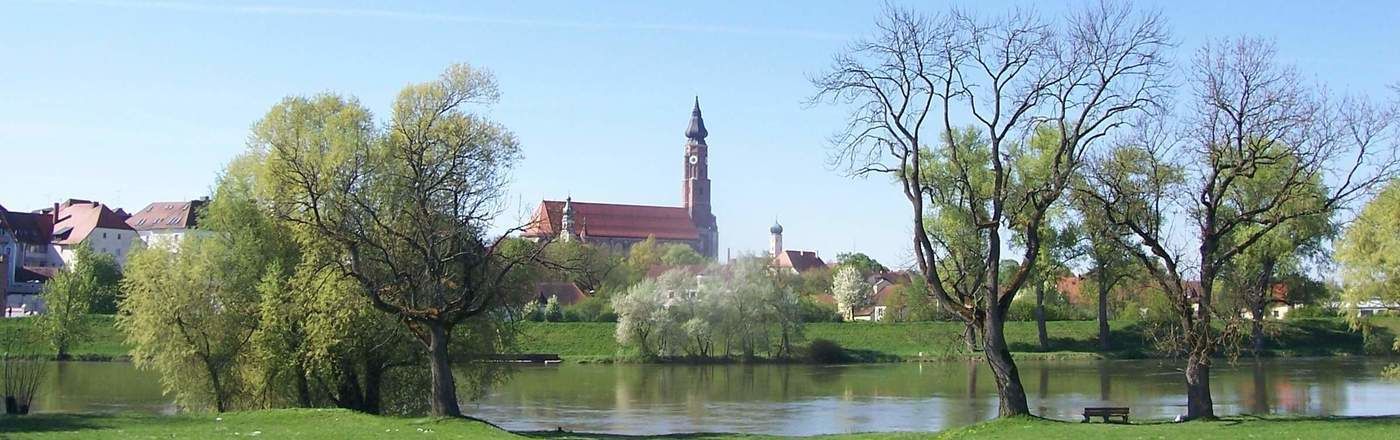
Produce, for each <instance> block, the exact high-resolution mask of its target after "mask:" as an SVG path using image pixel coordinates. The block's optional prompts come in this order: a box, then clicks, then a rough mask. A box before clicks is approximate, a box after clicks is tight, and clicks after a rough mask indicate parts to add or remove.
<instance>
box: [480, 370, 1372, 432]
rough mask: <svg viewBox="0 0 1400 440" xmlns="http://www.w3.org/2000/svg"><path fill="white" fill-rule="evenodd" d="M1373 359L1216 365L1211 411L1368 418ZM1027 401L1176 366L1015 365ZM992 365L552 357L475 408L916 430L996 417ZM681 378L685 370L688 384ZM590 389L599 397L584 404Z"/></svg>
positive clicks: (610, 422)
mask: <svg viewBox="0 0 1400 440" xmlns="http://www.w3.org/2000/svg"><path fill="white" fill-rule="evenodd" d="M1385 363H1386V361H1384V360H1375V361H1370V360H1366V359H1292V360H1261V361H1253V360H1250V361H1242V362H1241V363H1240V364H1237V365H1228V364H1225V363H1224V362H1221V363H1220V364H1219V365H1217V367H1216V368H1215V369H1214V378H1213V380H1212V383H1213V385H1214V386H1215V387H1216V389H1215V401H1216V405H1217V408H1216V410H1217V412H1219V413H1221V414H1233V413H1250V414H1270V413H1273V414H1312V415H1325V414H1336V415H1380V414H1392V413H1397V412H1400V402H1394V401H1392V400H1391V399H1389V398H1388V395H1393V394H1392V393H1395V392H1400V385H1396V384H1391V383H1387V382H1383V381H1381V380H1380V379H1379V378H1378V377H1379V371H1380V369H1381V368H1382V367H1383V366H1384V365H1385ZM1021 364H1022V366H1021V371H1022V380H1023V381H1024V382H1025V384H1026V388H1027V389H1028V390H1030V391H1031V396H1029V397H1030V400H1031V402H1030V403H1031V407H1032V408H1033V409H1034V410H1035V411H1036V412H1037V413H1038V414H1041V415H1044V416H1046V417H1053V418H1060V419H1066V420H1074V419H1077V418H1078V413H1079V411H1080V410H1081V409H1082V408H1084V407H1086V406H1128V407H1131V408H1132V410H1133V415H1134V417H1135V418H1138V419H1142V418H1158V419H1161V418H1171V417H1173V416H1175V415H1177V414H1181V413H1184V412H1185V408H1184V407H1183V403H1184V402H1185V397H1184V386H1183V385H1182V384H1181V376H1180V372H1179V370H1178V368H1177V367H1176V365H1175V364H1174V363H1171V362H1159V361H1075V362H1069V361H1053V362H1050V361H1046V362H1035V361H1024V362H1022V363H1021ZM990 375H991V372H990V371H988V370H987V369H986V367H984V366H982V365H981V363H975V362H973V363H969V362H946V363H930V364H889V365H851V366H805V365H796V366H781V365H745V366H675V365H670V366H658V365H611V366H603V365H564V366H559V367H544V368H524V369H522V370H521V371H519V372H518V374H516V376H515V377H514V379H513V380H512V381H511V383H509V384H506V385H505V386H503V387H501V388H500V389H498V390H497V391H496V392H494V393H493V394H491V395H490V396H488V397H487V398H486V399H485V400H484V401H482V402H480V403H478V404H476V405H474V406H473V407H472V408H471V412H472V413H473V414H474V415H477V416H480V417H484V418H487V419H489V420H492V421H495V422H497V423H500V424H502V425H504V426H506V427H508V428H512V429H532V430H533V429H554V428H555V427H563V428H565V429H570V430H579V431H601V432H614V433H630V434H655V433H673V432H694V431H731V432H751V433H768V434H785V435H808V434H822V433H838V432H858V431H926V430H938V429H943V428H947V427H951V426H959V425H966V424H970V423H975V422H977V421H980V420H985V419H988V418H991V417H995V416H996V411H997V407H996V405H997V400H996V394H995V385H994V384H993V383H992V381H991V376H990ZM686 378H689V380H687V379H686ZM597 393H601V394H605V395H608V396H611V397H612V399H611V400H609V401H607V402H601V401H597V400H595V399H593V398H592V397H590V396H592V395H594V394H597Z"/></svg>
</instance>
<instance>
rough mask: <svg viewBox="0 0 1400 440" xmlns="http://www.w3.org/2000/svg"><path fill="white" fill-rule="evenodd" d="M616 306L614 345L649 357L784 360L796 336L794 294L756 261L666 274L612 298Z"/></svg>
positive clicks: (798, 321) (797, 321)
mask: <svg viewBox="0 0 1400 440" xmlns="http://www.w3.org/2000/svg"><path fill="white" fill-rule="evenodd" d="M750 260H752V261H750ZM613 309H614V310H615V311H616V312H617V314H618V327H617V340H618V342H619V343H621V344H623V345H624V346H629V347H635V348H637V349H638V350H640V351H641V353H642V355H643V356H648V357H654V356H661V357H665V356H687V357H692V358H715V357H728V356H731V355H734V354H738V355H741V356H743V357H744V358H753V357H755V356H756V355H757V353H758V352H760V351H766V352H767V353H768V355H769V356H773V357H785V356H788V355H789V354H790V352H791V342H792V340H793V339H794V338H796V337H798V336H800V335H801V319H800V314H799V307H798V301H797V296H796V295H795V294H793V293H792V292H791V291H790V290H789V289H785V288H781V287H779V286H778V284H777V282H776V280H775V279H774V277H773V274H772V273H771V272H770V271H769V270H768V267H767V265H766V264H765V263H763V262H762V261H759V260H756V259H746V260H741V261H740V262H738V263H735V264H732V265H728V266H713V267H710V268H707V269H706V270H705V271H703V272H701V273H700V274H693V273H691V272H689V271H686V270H672V271H669V272H666V273H665V274H662V276H660V277H658V278H657V279H655V280H646V281H642V282H641V283H638V284H637V285H635V286H632V288H631V289H628V290H627V292H625V293H623V294H621V295H618V296H616V297H614V298H613ZM775 334H776V335H778V338H777V340H778V344H777V345H776V346H775V345H774V342H773V341H774V337H773V336H774V335H775Z"/></svg>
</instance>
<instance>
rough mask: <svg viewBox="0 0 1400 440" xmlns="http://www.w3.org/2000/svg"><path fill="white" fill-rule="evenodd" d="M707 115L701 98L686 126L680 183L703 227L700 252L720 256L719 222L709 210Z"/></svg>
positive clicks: (697, 222)
mask: <svg viewBox="0 0 1400 440" xmlns="http://www.w3.org/2000/svg"><path fill="white" fill-rule="evenodd" d="M709 135H710V132H709V131H707V130H705V119H704V118H702V117H701V116H700V98H699V97H696V98H695V108H694V109H692V110H691V111H690V126H689V127H686V129H685V138H686V141H685V180H684V181H683V182H682V185H681V200H682V203H683V204H684V205H683V206H684V207H685V209H686V211H688V212H689V213H690V220H691V221H692V222H694V223H695V228H696V229H699V231H700V249H698V251H699V252H700V254H701V255H704V256H707V257H710V258H711V259H714V258H718V257H719V226H718V225H717V224H716V223H715V214H714V212H712V211H710V153H709V149H710V146H709V145H706V144H705V137H706V136H709Z"/></svg>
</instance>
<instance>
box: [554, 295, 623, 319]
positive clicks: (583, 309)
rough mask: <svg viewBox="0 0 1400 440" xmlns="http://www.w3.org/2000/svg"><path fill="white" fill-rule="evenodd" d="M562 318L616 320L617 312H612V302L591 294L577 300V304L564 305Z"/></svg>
mask: <svg viewBox="0 0 1400 440" xmlns="http://www.w3.org/2000/svg"><path fill="white" fill-rule="evenodd" d="M608 318H611V319H608ZM564 320H565V321H578V322H615V321H617V314H616V313H613V310H612V303H611V302H610V301H609V300H608V298H604V297H599V296H591V297H588V299H585V300H583V301H579V302H578V304H574V305H572V306H568V307H565V308H564Z"/></svg>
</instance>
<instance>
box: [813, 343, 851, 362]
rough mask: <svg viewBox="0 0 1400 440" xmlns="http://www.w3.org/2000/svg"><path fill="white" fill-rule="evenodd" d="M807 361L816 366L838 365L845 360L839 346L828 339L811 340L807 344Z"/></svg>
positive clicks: (844, 351) (843, 352) (843, 350)
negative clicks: (816, 364)
mask: <svg viewBox="0 0 1400 440" xmlns="http://www.w3.org/2000/svg"><path fill="white" fill-rule="evenodd" d="M807 359H808V360H811V361H812V362H814V363H818V364H839V363H841V362H845V361H846V359H848V358H847V356H846V350H845V349H843V348H841V344H837V343H836V341H832V340H829V339H813V340H812V342H810V343H808V344H807Z"/></svg>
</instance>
